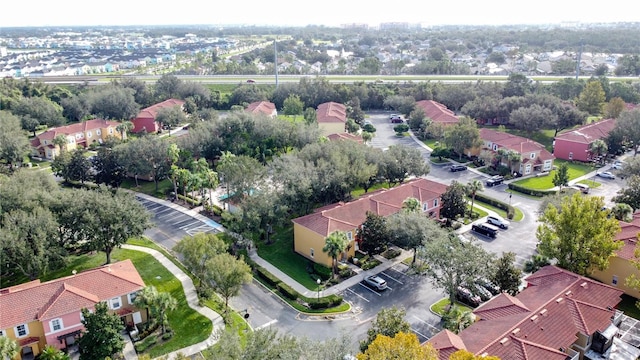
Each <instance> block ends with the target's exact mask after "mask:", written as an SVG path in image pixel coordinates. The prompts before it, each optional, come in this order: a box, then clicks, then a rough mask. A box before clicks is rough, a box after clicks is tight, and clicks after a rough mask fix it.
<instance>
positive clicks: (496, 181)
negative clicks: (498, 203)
mask: <svg viewBox="0 0 640 360" xmlns="http://www.w3.org/2000/svg"><path fill="white" fill-rule="evenodd" d="M503 181H504V176H500V175H495V176H492V177H490V178H489V179H487V181H486V182H485V184H486V185H487V186H488V187H492V186H496V185H500V184H502V182H503Z"/></svg>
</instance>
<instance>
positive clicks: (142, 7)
mask: <svg viewBox="0 0 640 360" xmlns="http://www.w3.org/2000/svg"><path fill="white" fill-rule="evenodd" d="M161 4H162V3H161ZM394 5H395V6H394ZM390 22H403V23H404V22H406V23H410V24H420V25H422V26H432V25H544V24H561V23H566V22H577V23H585V24H586V23H615V22H640V16H639V15H638V14H637V12H635V11H626V12H612V11H606V10H603V9H601V8H598V7H583V6H580V5H575V4H565V3H564V2H561V1H551V0H540V1H538V2H536V3H535V7H533V8H531V9H526V10H522V8H521V7H520V6H514V4H513V2H511V1H507V0H486V1H484V2H473V1H470V0H459V1H456V2H454V3H451V2H439V3H433V4H426V3H416V4H406V3H394V2H383V1H367V2H364V1H359V0H356V1H351V2H345V1H342V2H341V1H337V0H325V1H322V2H319V3H310V2H305V3H301V2H298V1H293V0H281V1H278V2H276V3H270V2H258V1H256V0H247V1H245V2H243V3H242V5H241V6H236V5H235V4H234V3H232V2H230V3H229V2H224V3H220V4H215V3H207V2H200V1H195V2H193V3H189V4H181V3H177V4H175V3H174V4H171V6H170V7H169V6H158V5H149V4H144V3H139V2H133V1H124V0H112V1H110V2H104V3H101V5H100V6H99V7H95V6H91V7H90V6H87V3H86V2H81V1H80V0H61V1H57V2H49V1H43V0H34V1H32V2H30V3H29V5H28V6H25V5H24V4H22V3H19V2H15V1H12V2H9V3H7V4H3V10H2V12H1V13H0V28H9V27H47V26H67V27H73V26H158V25H168V26H171V25H175V26H180V25H182V26H184V25H211V26H216V25H224V26H232V25H245V26H307V25H325V26H340V25H343V24H367V25H369V26H377V25H379V24H381V23H390Z"/></svg>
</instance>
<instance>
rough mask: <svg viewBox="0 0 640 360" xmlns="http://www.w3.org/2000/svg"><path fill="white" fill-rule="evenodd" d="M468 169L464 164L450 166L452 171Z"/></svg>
mask: <svg viewBox="0 0 640 360" xmlns="http://www.w3.org/2000/svg"><path fill="white" fill-rule="evenodd" d="M464 170H467V167H466V166H464V165H458V164H456V165H451V167H450V168H449V171H451V172H456V171H464Z"/></svg>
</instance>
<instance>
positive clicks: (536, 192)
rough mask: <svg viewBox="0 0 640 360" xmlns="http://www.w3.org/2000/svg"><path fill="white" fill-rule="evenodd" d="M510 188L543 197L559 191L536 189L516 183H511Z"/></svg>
mask: <svg viewBox="0 0 640 360" xmlns="http://www.w3.org/2000/svg"><path fill="white" fill-rule="evenodd" d="M509 189H511V190H513V191H517V192H520V193H523V194H527V195H531V196H537V197H543V196H545V195H552V194H555V193H556V192H557V191H555V190H535V189H529V188H526V187H524V186H520V185H517V184H514V183H511V184H509Z"/></svg>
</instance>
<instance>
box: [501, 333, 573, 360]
mask: <svg viewBox="0 0 640 360" xmlns="http://www.w3.org/2000/svg"><path fill="white" fill-rule="evenodd" d="M510 338H511V340H512V341H515V342H519V343H520V346H521V347H522V350H523V353H524V355H525V359H530V358H529V357H528V356H527V351H526V349H525V346H524V345H528V346H532V347H536V348H539V349H542V350H546V351H550V352H553V353H556V354H557V355H561V356H564V357H566V356H567V354H566V353H564V352H562V351H560V350H558V349H554V348H552V347H549V346H544V345H542V344H540V343H537V342H533V341H529V340H527V339H523V338H519V337H517V336H515V335H510ZM532 360H537V359H532Z"/></svg>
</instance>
